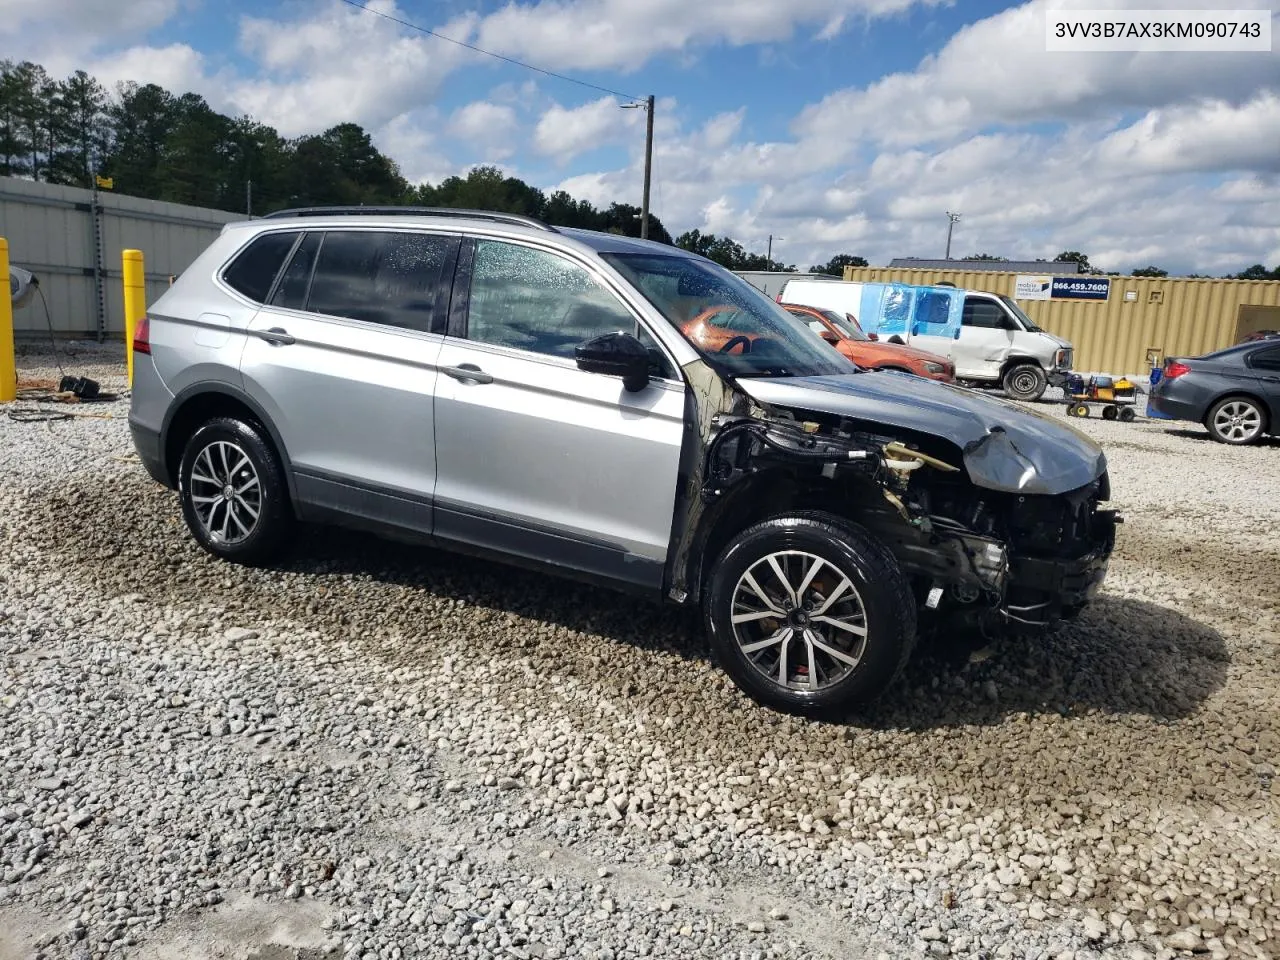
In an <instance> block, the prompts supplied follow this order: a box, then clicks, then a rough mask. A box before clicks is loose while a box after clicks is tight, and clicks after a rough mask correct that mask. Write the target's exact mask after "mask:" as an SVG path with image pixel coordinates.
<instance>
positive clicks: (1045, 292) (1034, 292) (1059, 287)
mask: <svg viewBox="0 0 1280 960" xmlns="http://www.w3.org/2000/svg"><path fill="white" fill-rule="evenodd" d="M1110 296H1111V278H1110V277H1050V276H1025V277H1018V278H1017V279H1016V280H1015V281H1014V285H1013V297H1014V299H1015V300H1099V301H1101V300H1106V299H1107V298H1108V297H1110Z"/></svg>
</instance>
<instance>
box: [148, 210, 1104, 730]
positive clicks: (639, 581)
mask: <svg viewBox="0 0 1280 960" xmlns="http://www.w3.org/2000/svg"><path fill="white" fill-rule="evenodd" d="M134 346H135V351H136V358H135V381H134V385H133V398H132V407H131V410H130V415H129V423H130V427H131V430H132V433H133V438H134V443H135V445H136V447H137V450H138V453H139V455H140V456H141V458H142V461H143V463H144V464H145V465H146V468H147V470H148V472H149V473H150V474H151V476H152V477H154V478H155V479H156V480H158V481H159V482H160V483H163V484H165V485H166V486H169V487H173V488H176V489H177V490H178V491H179V493H180V496H181V503H182V512H183V515H184V517H185V519H186V523H187V526H188V527H189V528H190V530H191V533H192V534H193V535H194V537H195V538H196V540H197V541H199V543H200V545H201V546H202V547H204V548H205V549H206V550H208V551H209V552H210V553H213V554H215V555H216V556H219V557H222V558H225V559H227V560H233V561H237V562H242V563H251V564H261V563H265V562H268V561H269V560H270V558H271V557H272V556H273V555H274V554H275V553H276V552H277V550H278V549H279V548H281V547H282V546H284V544H285V543H286V542H287V540H288V538H289V530H290V528H291V527H292V526H293V524H294V523H295V522H297V521H336V522H342V523H346V524H355V525H357V526H359V527H362V528H366V529H368V530H372V531H376V532H381V533H384V534H387V535H392V536H396V537H398V538H405V537H409V538H414V539H420V540H423V541H426V542H430V543H433V544H438V545H440V546H444V547H451V548H456V549H460V550H465V551H469V552H479V553H482V554H484V555H488V556H492V557H495V558H498V559H506V560H509V561H513V562H517V563H523V564H532V565H534V566H536V567H539V568H541V569H544V570H548V571H550V572H553V573H559V574H563V575H566V576H570V577H575V578H580V579H584V580H590V581H594V582H597V583H599V584H602V585H606V586H610V587H619V588H623V589H627V590H632V591H635V592H638V593H640V594H643V595H646V596H649V597H652V598H655V599H663V600H666V601H669V602H672V603H676V604H683V605H688V606H695V607H698V608H700V610H701V615H702V617H703V619H704V621H705V624H706V629H707V632H708V634H709V636H710V640H711V644H712V647H713V649H714V652H715V654H716V656H717V658H718V659H719V661H720V663H721V664H722V665H723V666H724V668H725V669H726V670H727V671H728V672H729V674H730V675H731V676H732V677H733V679H734V680H735V681H736V682H737V683H738V684H739V686H740V687H741V688H742V689H743V690H745V691H746V692H747V693H748V694H750V695H751V696H752V697H754V698H756V699H757V700H759V701H761V702H763V703H766V704H769V705H772V706H776V707H779V708H783V709H788V710H794V711H800V712H807V713H811V714H833V713H840V712H843V711H845V710H847V709H848V708H849V707H851V706H853V705H856V704H859V703H862V702H865V701H867V700H869V699H870V698H872V697H873V696H875V695H876V694H878V693H880V692H881V691H882V690H883V689H884V688H885V687H886V686H888V685H889V684H890V683H891V682H892V680H893V679H894V677H895V676H896V675H897V673H898V672H899V670H900V669H901V668H902V666H903V664H904V663H905V662H906V660H907V657H908V655H909V654H910V651H911V649H912V646H913V643H914V640H915V637H916V633H917V619H918V614H920V615H921V616H922V617H927V618H928V619H930V620H935V621H936V622H940V623H945V624H948V625H955V624H956V623H957V622H958V621H963V622H964V623H965V624H967V625H968V626H970V627H980V628H981V629H983V630H992V629H1006V628H1009V627H1023V628H1029V629H1035V628H1044V627H1047V626H1049V625H1051V624H1052V623H1054V622H1055V621H1057V620H1059V619H1062V618H1066V617H1070V616H1073V615H1074V614H1075V613H1077V612H1078V611H1079V610H1080V609H1081V608H1082V607H1083V606H1084V605H1085V603H1086V602H1087V601H1088V599H1089V597H1090V596H1091V595H1092V594H1093V593H1094V591H1095V590H1096V589H1097V588H1098V585H1099V584H1100V582H1101V580H1102V578H1103V576H1104V574H1105V571H1106V566H1107V560H1108V557H1109V556H1110V553H1111V550H1112V546H1113V543H1114V538H1115V524H1116V522H1117V518H1116V517H1115V515H1114V514H1113V513H1112V512H1110V511H1107V510H1103V509H1100V508H1099V504H1100V502H1101V501H1105V500H1107V499H1108V483H1107V472H1106V460H1105V458H1104V456H1103V454H1102V451H1101V450H1100V449H1099V448H1098V447H1097V446H1095V445H1094V444H1093V443H1092V442H1091V441H1090V440H1088V439H1087V438H1085V437H1084V436H1082V435H1081V434H1079V433H1077V432H1076V431H1075V430H1073V429H1072V428H1070V427H1068V426H1066V425H1065V424H1063V423H1061V422H1060V421H1055V420H1051V419H1049V418H1044V417H1041V416H1038V415H1036V414H1033V413H1030V412H1028V411H1027V410H1026V409H1024V408H1021V407H1019V406H1017V405H1014V404H1011V403H1008V402H1005V401H1000V400H996V399H992V398H988V397H985V396H981V395H979V394H976V393H972V392H969V391H967V390H964V389H962V388H957V387H950V386H946V385H942V384H938V383H935V382H932V381H928V380H924V379H921V378H918V377H914V376H911V375H909V374H904V373H868V372H863V371H861V370H859V369H858V368H857V367H855V366H854V365H853V364H852V363H850V362H849V361H848V360H846V359H845V358H844V357H842V356H841V355H840V354H839V353H837V352H836V351H835V350H832V349H831V347H830V346H829V345H828V344H827V343H825V342H824V341H823V340H822V339H821V338H819V337H818V336H817V335H815V334H814V333H813V332H812V331H811V330H809V329H808V327H806V326H805V325H804V324H803V323H802V322H800V321H798V320H796V319H795V318H794V317H792V316H791V315H790V314H788V313H787V312H786V311H785V310H783V309H782V308H781V307H779V306H778V305H777V304H775V303H774V302H773V301H771V300H769V299H768V298H767V297H765V296H764V295H763V294H761V293H759V292H757V291H756V290H755V289H754V288H753V287H751V286H749V285H748V284H746V283H745V282H744V281H742V280H741V279H739V278H738V277H736V276H734V275H733V274H731V273H729V272H728V271H727V270H724V269H722V268H721V267H719V266H717V265H716V264H714V263H712V262H710V261H708V260H706V259H703V258H702V257H699V256H696V255H694V254H690V253H686V252H685V251H682V250H679V249H675V248H672V247H668V246H663V245H659V244H655V243H648V242H643V241H637V240H632V239H628V238H625V237H621V236H614V235H611V234H603V233H592V232H588V231H582V230H569V229H556V228H553V227H550V226H547V225H545V224H543V223H539V222H537V221H534V220H529V219H527V218H523V217H517V216H508V215H504V214H496V213H483V212H476V211H459V210H417V209H406V208H395V209H373V208H365V207H361V208H354V209H346V208H338V209H335V208H328V209H307V210H295V211H286V212H284V213H279V214H274V215H272V216H269V217H265V218H262V219H258V220H253V221H250V222H245V223H235V224H229V225H228V226H227V227H226V228H225V229H224V230H223V232H222V234H221V236H220V237H219V239H218V240H217V241H215V242H214V243H213V244H212V245H211V246H210V247H209V248H208V249H207V250H206V251H205V252H204V253H203V254H201V256H200V257H199V258H198V259H197V260H196V261H195V263H193V264H192V265H191V267H190V268H189V269H188V270H187V271H186V272H185V273H183V274H182V276H181V277H180V278H179V279H178V281H177V282H176V283H175V284H174V285H173V286H172V287H171V288H170V289H169V290H168V291H167V292H166V293H165V294H164V295H163V296H162V297H161V298H160V299H159V300H158V301H157V302H156V303H155V304H154V305H153V306H152V307H151V309H150V310H149V311H148V319H147V320H146V321H145V322H143V323H142V324H141V325H140V328H139V331H138V335H137V339H136V342H135V345H134Z"/></svg>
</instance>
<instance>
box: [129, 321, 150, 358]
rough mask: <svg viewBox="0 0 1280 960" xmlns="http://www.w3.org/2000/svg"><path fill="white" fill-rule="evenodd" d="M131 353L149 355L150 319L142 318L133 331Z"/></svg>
mask: <svg viewBox="0 0 1280 960" xmlns="http://www.w3.org/2000/svg"><path fill="white" fill-rule="evenodd" d="M133 352H134V353H147V354H149V353H151V318H150V317H147V316H144V317H143V318H142V319H141V320H139V321H138V327H137V329H136V330H134V331H133Z"/></svg>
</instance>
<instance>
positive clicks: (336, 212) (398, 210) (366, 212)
mask: <svg viewBox="0 0 1280 960" xmlns="http://www.w3.org/2000/svg"><path fill="white" fill-rule="evenodd" d="M349 216H367V217H457V218H459V219H466V220H493V221H495V222H497V223H514V224H519V225H520V226H523V227H533V228H534V229H535V230H545V231H547V232H548V233H559V232H560V231H559V230H557V229H556V228H555V227H553V226H551V225H550V224H548V223H543V222H542V221H541V220H535V219H534V218H533V217H526V216H523V215H521V214H518V213H501V212H499V211H497V210H465V209H462V208H460V207H296V208H294V209H292V210H277V211H275V212H274V213H268V214H265V215H264V216H262V217H261V218H260V219H263V220H271V219H274V218H277V217H349Z"/></svg>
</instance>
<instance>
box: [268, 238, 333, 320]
mask: <svg viewBox="0 0 1280 960" xmlns="http://www.w3.org/2000/svg"><path fill="white" fill-rule="evenodd" d="M321 236H322V235H321V234H319V233H308V234H307V235H306V236H305V237H303V238H302V242H301V243H300V244H298V249H297V250H295V251H294V252H293V256H292V257H290V258H289V265H288V266H287V267H285V268H284V273H283V274H282V275H281V277H280V282H279V283H278V284H277V285H276V291H275V293H273V294H272V295H271V303H272V305H273V306H277V307H288V308H289V309H291V310H302V309H303V308H304V307H306V305H307V286H308V285H309V284H310V283H311V267H312V266H313V265H314V264H315V262H316V251H317V250H319V249H320V237H321Z"/></svg>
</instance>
